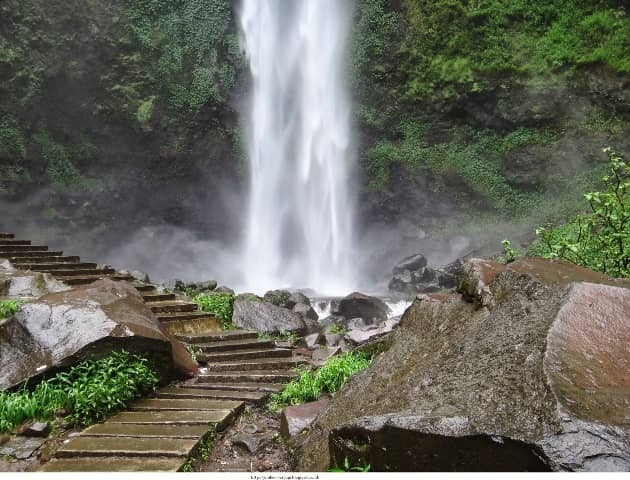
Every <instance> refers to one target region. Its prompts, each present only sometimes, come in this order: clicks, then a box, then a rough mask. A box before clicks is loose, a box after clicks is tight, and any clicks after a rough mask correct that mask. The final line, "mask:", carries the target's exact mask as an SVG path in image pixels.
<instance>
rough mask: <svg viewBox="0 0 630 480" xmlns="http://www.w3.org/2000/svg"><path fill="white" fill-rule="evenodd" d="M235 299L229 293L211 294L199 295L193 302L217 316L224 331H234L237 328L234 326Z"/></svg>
mask: <svg viewBox="0 0 630 480" xmlns="http://www.w3.org/2000/svg"><path fill="white" fill-rule="evenodd" d="M235 298H236V297H235V296H234V295H232V294H229V293H209V294H201V295H197V296H195V297H193V299H192V301H193V302H195V303H196V304H197V305H199V308H200V309H201V310H202V311H204V312H208V313H213V314H215V315H216V316H217V318H218V319H219V320H220V321H221V327H222V328H223V330H234V329H235V328H236V327H235V326H234V325H233V324H232V313H233V312H234V299H235Z"/></svg>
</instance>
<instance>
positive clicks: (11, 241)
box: [0, 239, 31, 245]
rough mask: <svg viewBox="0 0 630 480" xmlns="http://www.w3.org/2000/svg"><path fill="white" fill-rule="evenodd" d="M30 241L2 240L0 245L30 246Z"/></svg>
mask: <svg viewBox="0 0 630 480" xmlns="http://www.w3.org/2000/svg"><path fill="white" fill-rule="evenodd" d="M30 244H31V241H30V240H14V239H0V245H30Z"/></svg>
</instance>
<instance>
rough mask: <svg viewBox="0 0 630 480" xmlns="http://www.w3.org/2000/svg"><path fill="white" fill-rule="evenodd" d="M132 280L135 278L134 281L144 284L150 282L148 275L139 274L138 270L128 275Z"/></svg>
mask: <svg viewBox="0 0 630 480" xmlns="http://www.w3.org/2000/svg"><path fill="white" fill-rule="evenodd" d="M129 274H130V275H131V276H132V277H133V278H135V279H136V280H138V281H140V282H146V283H149V282H150V281H151V279H150V278H149V274H148V273H146V272H141V271H139V270H133V271H132V272H130V273H129Z"/></svg>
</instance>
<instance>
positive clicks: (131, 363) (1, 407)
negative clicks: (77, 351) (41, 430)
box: [0, 351, 158, 432]
mask: <svg viewBox="0 0 630 480" xmlns="http://www.w3.org/2000/svg"><path fill="white" fill-rule="evenodd" d="M157 382H158V378H157V376H156V374H155V372H154V371H153V370H152V369H151V368H150V366H149V362H148V360H147V359H146V358H145V357H143V356H141V355H132V354H130V353H127V352H124V351H123V352H114V353H112V354H110V355H109V356H107V357H105V358H101V359H98V360H86V361H83V362H81V363H79V364H77V365H75V366H73V367H72V368H70V370H68V371H67V372H64V373H59V374H57V375H56V376H55V377H53V378H51V379H49V380H45V381H43V382H41V383H40V384H38V385H37V386H36V387H35V388H34V389H33V391H29V390H27V386H26V384H25V385H24V387H23V388H22V389H21V390H19V391H17V392H11V393H9V392H0V432H3V431H9V430H12V429H13V428H15V427H17V426H19V425H20V424H21V423H23V422H24V421H26V420H45V419H50V418H52V417H53V416H54V415H55V414H57V413H59V412H61V411H64V412H66V414H67V417H66V418H67V419H68V420H69V421H70V422H71V423H72V424H75V425H88V424H90V423H93V422H95V421H97V420H99V419H101V418H103V417H105V416H106V415H107V414H108V413H110V412H112V411H115V410H118V409H121V408H123V407H125V406H126V404H127V402H128V401H129V400H131V399H133V398H136V397H138V396H141V395H146V394H148V393H149V392H151V391H152V390H153V389H154V388H155V386H156V385H157Z"/></svg>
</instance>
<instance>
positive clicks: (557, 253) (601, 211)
mask: <svg viewBox="0 0 630 480" xmlns="http://www.w3.org/2000/svg"><path fill="white" fill-rule="evenodd" d="M604 152H606V154H607V155H608V159H609V171H608V174H607V175H606V176H605V177H604V178H603V181H604V184H605V187H606V189H605V190H604V191H601V192H591V193H587V194H586V195H585V198H586V200H587V201H588V202H589V204H590V212H589V213H586V214H581V215H578V216H577V217H576V218H575V219H574V220H573V221H572V222H569V223H568V224H566V225H563V226H559V227H552V226H548V227H545V228H539V229H538V230H537V231H536V234H537V235H538V237H539V242H538V243H536V244H535V245H533V246H532V247H531V249H530V250H531V253H533V254H537V255H540V256H542V257H544V258H550V259H554V258H557V259H561V260H565V261H568V262H571V263H575V264H577V265H581V266H583V267H587V268H590V269H592V270H596V271H599V272H603V273H606V274H608V275H611V276H613V277H630V165H629V164H628V163H626V162H625V161H624V160H623V158H622V157H621V156H619V155H617V154H616V153H615V152H614V151H613V150H612V149H611V148H606V149H605V150H604Z"/></svg>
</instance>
